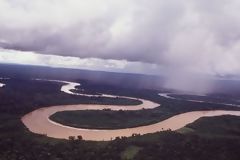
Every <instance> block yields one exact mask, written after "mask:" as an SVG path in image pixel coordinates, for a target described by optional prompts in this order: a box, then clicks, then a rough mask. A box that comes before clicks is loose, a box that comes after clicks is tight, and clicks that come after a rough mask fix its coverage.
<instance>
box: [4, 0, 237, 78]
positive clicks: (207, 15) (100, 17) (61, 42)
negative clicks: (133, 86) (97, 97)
mask: <svg viewBox="0 0 240 160" xmlns="http://www.w3.org/2000/svg"><path fill="white" fill-rule="evenodd" d="M239 8H240V1H238V0H231V1H227V0H212V1H207V0H201V1H199V0H182V1H179V0H168V1H164V0H115V1H111V0H101V1H99V0H88V1H84V0H61V1H59V0H31V1H27V0H0V26H1V27H0V47H2V48H5V49H13V50H21V51H33V52H37V53H41V54H51V55H52V54H55V55H60V56H72V57H80V58H99V59H114V60H125V61H136V62H147V63H153V64H157V65H160V66H162V67H165V68H166V71H167V72H172V74H174V73H175V71H176V70H178V71H179V72H186V73H191V72H192V73H199V74H211V75H232V74H233V75H236V74H237V75H239V74H240V63H239V62H240V54H239V53H240V30H239V28H240V17H239V15H240V10H239Z"/></svg>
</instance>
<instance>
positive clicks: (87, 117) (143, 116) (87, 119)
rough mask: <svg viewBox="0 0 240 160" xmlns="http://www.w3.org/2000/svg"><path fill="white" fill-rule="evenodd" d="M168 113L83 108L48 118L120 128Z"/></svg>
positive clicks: (150, 121)
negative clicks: (82, 109)
mask: <svg viewBox="0 0 240 160" xmlns="http://www.w3.org/2000/svg"><path fill="white" fill-rule="evenodd" d="M167 116H168V115H166V114H165V115H164V114H162V113H160V112H152V111H151V112H150V111H145V110H144V109H143V110H138V111H122V110H120V111H112V110H108V109H106V110H102V111H101V110H84V111H62V112H57V113H55V114H53V115H52V116H50V119H51V120H53V121H55V122H58V123H61V124H64V125H68V126H72V127H77V128H88V129H89V128H92V129H120V128H130V127H136V126H143V125H149V124H153V123H156V122H159V121H160V120H161V119H165V118H166V117H167Z"/></svg>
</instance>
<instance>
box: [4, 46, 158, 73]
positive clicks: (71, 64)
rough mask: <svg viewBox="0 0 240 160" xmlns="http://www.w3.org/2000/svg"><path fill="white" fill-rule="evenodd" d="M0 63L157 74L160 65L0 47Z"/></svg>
mask: <svg viewBox="0 0 240 160" xmlns="http://www.w3.org/2000/svg"><path fill="white" fill-rule="evenodd" d="M0 63H11V64H23V65H39V66H50V67H61V68H75V69H87V70H98V71H110V72H124V73H140V74H150V75H154V74H155V75H156V74H159V70H161V67H160V66H158V65H155V64H149V63H142V62H129V61H126V60H112V59H106V60H104V59H99V58H78V57H69V56H68V57H66V56H57V55H44V54H37V53H34V52H26V51H14V50H5V49H0Z"/></svg>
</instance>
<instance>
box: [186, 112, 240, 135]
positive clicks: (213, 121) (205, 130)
mask: <svg viewBox="0 0 240 160" xmlns="http://www.w3.org/2000/svg"><path fill="white" fill-rule="evenodd" d="M185 128H188V129H190V130H192V132H188V133H191V134H193V133H194V134H199V135H204V136H208V137H216V136H220V137H225V138H226V137H230V138H234V137H238V138H239V135H240V118H239V117H238V116H230V115H224V116H216V117H203V118H200V119H198V120H197V121H195V122H194V123H192V124H189V125H187V126H186V127H185Z"/></svg>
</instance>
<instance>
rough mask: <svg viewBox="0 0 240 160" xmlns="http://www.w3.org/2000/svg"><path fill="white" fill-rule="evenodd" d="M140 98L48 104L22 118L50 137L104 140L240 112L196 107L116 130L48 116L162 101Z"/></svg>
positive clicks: (67, 87)
mask: <svg viewBox="0 0 240 160" xmlns="http://www.w3.org/2000/svg"><path fill="white" fill-rule="evenodd" d="M38 80H39V79H38ZM50 81H54V82H61V83H65V84H64V85H63V86H62V87H61V91H63V92H65V93H67V94H74V95H82V96H99V95H86V94H80V93H74V92H72V90H75V89H76V88H75V87H76V86H79V85H80V84H79V83H74V82H67V81H59V80H50ZM101 96H102V97H116V96H113V95H101ZM122 98H131V99H135V98H132V97H125V96H123V97H122ZM165 98H167V97H165ZM138 100H140V101H142V104H140V105H136V106H117V105H96V104H94V105H93V104H79V105H62V106H51V107H45V108H40V109H37V110H34V111H32V112H30V113H28V114H26V115H25V116H23V117H22V119H21V120H22V122H23V123H24V125H25V126H26V127H27V128H28V129H29V130H30V131H31V132H34V133H38V134H45V135H46V136H48V137H53V138H63V139H68V137H69V136H78V135H81V136H82V137H83V139H84V140H94V141H102V140H111V139H114V138H116V137H118V136H126V137H129V136H131V135H132V134H134V133H137V134H147V133H154V132H157V131H162V130H167V129H171V130H177V129H180V128H182V127H184V126H185V125H187V124H189V123H192V122H194V121H195V120H197V119H199V118H201V117H211V116H219V115H236V116H240V111H224V110H214V111H194V112H187V113H183V114H179V115H176V116H173V117H170V118H168V119H166V120H164V121H161V122H158V123H155V124H151V125H147V126H140V127H135V128H126V129H114V130H97V129H81V128H74V127H69V126H64V125H62V124H59V123H56V122H54V121H52V120H50V119H49V117H50V116H51V115H52V114H54V113H56V112H60V111H70V110H87V109H89V110H102V109H111V110H140V109H143V108H145V109H153V108H155V107H158V106H160V104H157V103H154V102H151V101H148V100H144V99H138Z"/></svg>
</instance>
